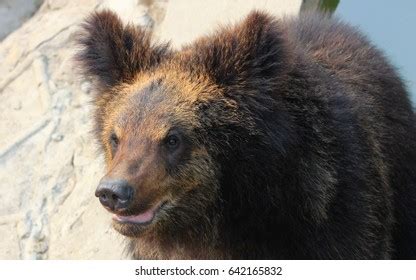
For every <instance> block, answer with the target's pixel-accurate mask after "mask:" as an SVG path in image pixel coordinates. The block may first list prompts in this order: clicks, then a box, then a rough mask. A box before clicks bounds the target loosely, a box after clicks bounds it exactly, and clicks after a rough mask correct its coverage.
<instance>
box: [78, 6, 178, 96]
mask: <svg viewBox="0 0 416 280" xmlns="http://www.w3.org/2000/svg"><path fill="white" fill-rule="evenodd" d="M78 44H79V46H80V47H81V48H82V49H81V50H80V52H79V53H78V54H77V56H76V60H77V61H78V62H80V66H81V70H82V72H83V73H84V74H85V75H87V76H89V77H91V78H93V79H94V80H95V81H96V83H97V87H98V88H99V89H101V90H105V89H108V88H110V87H113V86H115V85H116V84H118V83H120V82H128V81H129V80H131V79H133V77H134V76H135V75H136V74H137V73H138V72H140V71H145V70H147V69H149V68H151V67H153V66H155V65H157V64H158V63H160V62H161V61H162V60H163V59H164V58H165V57H166V56H168V55H169V54H170V49H169V45H168V44H162V45H158V46H155V45H152V43H151V34H150V32H149V31H147V30H143V29H141V28H138V27H134V26H132V25H126V26H125V25H123V23H122V22H121V20H120V18H119V17H118V16H117V15H116V14H115V13H113V12H111V11H108V10H104V11H101V12H94V13H93V14H92V15H90V16H89V17H88V18H87V19H86V20H85V22H84V23H83V24H82V31H81V32H80V34H79V37H78Z"/></svg>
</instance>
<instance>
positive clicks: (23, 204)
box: [0, 0, 416, 259]
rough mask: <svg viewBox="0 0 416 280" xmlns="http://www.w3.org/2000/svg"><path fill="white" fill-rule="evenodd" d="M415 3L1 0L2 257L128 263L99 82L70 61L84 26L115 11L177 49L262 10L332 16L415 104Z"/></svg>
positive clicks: (407, 0) (351, 0) (348, 0)
mask: <svg viewBox="0 0 416 280" xmlns="http://www.w3.org/2000/svg"><path fill="white" fill-rule="evenodd" d="M415 3H416V2H415V1H412V0H401V1H387V0H386V1H377V0H366V1H359V0H341V1H338V0H335V1H334V0H329V1H326V0H303V1H302V0H227V1H221V0H72V1H70V0H0V65H1V67H0V96H1V100H2V102H1V103H0V237H1V238H0V259H122V258H125V255H124V254H123V247H124V246H123V244H122V242H123V241H122V240H123V238H122V237H120V236H119V235H118V234H117V233H115V232H114V231H113V230H112V229H111V226H110V215H108V214H107V213H106V211H105V210H104V209H103V208H102V207H101V206H100V205H99V202H98V200H97V199H95V197H94V190H95V187H96V185H97V183H98V180H99V179H100V177H101V175H103V159H102V158H101V156H98V155H97V153H96V147H95V145H94V141H93V140H92V135H91V134H90V130H91V127H92V123H91V107H90V105H89V100H90V98H91V83H90V81H88V80H86V79H84V78H83V77H81V76H79V75H77V73H76V71H75V70H74V64H73V61H72V56H73V54H74V51H76V47H75V46H74V43H73V40H74V36H75V33H76V31H77V30H78V28H79V23H80V22H81V21H82V19H83V18H84V17H85V16H86V15H88V14H89V13H90V12H91V11H93V10H100V9H103V8H109V9H112V10H114V11H115V12H117V13H118V14H119V15H120V17H121V18H122V19H123V20H125V21H126V22H127V21H129V22H132V23H133V24H135V25H137V26H144V27H146V28H150V29H152V30H153V31H154V34H155V40H156V41H171V43H172V45H173V46H174V47H177V48H179V47H180V46H181V45H182V44H185V43H187V42H190V41H192V40H193V39H194V38H196V37H198V36H199V35H202V34H204V33H206V32H209V31H210V30H212V29H213V28H215V27H216V26H217V25H219V24H224V23H232V22H235V21H236V20H238V19H241V18H242V17H244V16H245V15H246V14H247V13H249V11H250V10H252V9H254V8H256V9H261V10H266V11H268V12H270V13H272V14H274V15H276V16H278V17H282V16H297V15H298V14H299V13H300V12H302V11H305V10H326V11H330V12H332V13H334V14H335V15H336V16H339V17H341V18H343V19H345V20H346V21H348V22H350V23H351V24H352V25H355V26H358V27H359V28H360V29H361V30H362V31H364V32H365V33H366V34H367V35H368V36H369V37H370V39H372V41H373V42H374V43H375V44H376V45H378V46H379V47H381V48H382V49H384V50H385V52H386V54H387V56H388V57H389V58H390V60H391V61H392V62H393V63H394V64H395V65H396V66H397V67H398V69H399V71H400V73H401V74H402V76H403V77H404V79H405V80H406V82H407V85H408V88H409V91H410V92H412V93H413V95H412V98H413V100H414V101H416V96H415V95H414V93H415V92H416V61H415V59H414V58H415V57H414V55H413V53H411V51H413V49H414V46H415V40H416V38H415V36H414V34H415V32H414V28H415V27H416V14H415V13H416V4H415Z"/></svg>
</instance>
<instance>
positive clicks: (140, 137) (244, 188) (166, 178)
mask: <svg viewBox="0 0 416 280" xmlns="http://www.w3.org/2000/svg"><path fill="white" fill-rule="evenodd" d="M282 36H284V35H283V34H282V33H281V32H280V29H279V26H278V24H276V21H275V20H274V19H273V18H271V17H269V16H268V15H265V14H263V13H260V12H253V13H251V14H250V15H249V16H248V17H247V18H246V19H245V20H243V21H242V22H241V23H239V24H237V25H235V26H228V27H223V28H221V29H219V30H218V31H217V32H216V33H213V34H211V35H210V36H206V37H202V38H200V39H198V40H197V41H195V42H194V43H192V44H189V45H187V46H184V47H183V48H182V49H181V50H172V49H171V48H170V47H169V45H168V44H159V45H157V44H154V43H153V42H152V40H151V34H149V31H148V30H144V29H140V28H138V27H134V26H132V25H123V23H122V22H121V21H120V19H119V18H118V17H117V16H116V15H115V14H113V13H112V12H110V11H102V12H98V13H94V14H93V15H91V16H90V17H89V18H88V19H87V20H86V21H85V23H84V25H83V32H82V34H81V36H80V39H79V43H80V45H81V47H82V50H81V51H80V52H79V55H78V60H79V61H80V63H81V66H82V69H83V70H84V74H85V75H87V76H88V77H90V78H92V79H93V80H94V84H95V90H96V95H95V97H94V105H95V109H96V110H95V125H96V135H97V138H98V140H99V143H100V146H101V147H102V150H103V151H104V153H105V158H106V163H107V172H106V174H105V176H104V177H103V178H102V179H101V181H100V184H99V186H98V188H97V190H96V196H97V197H99V199H100V201H101V203H102V204H103V206H104V207H105V208H106V209H107V210H109V211H110V212H112V213H113V224H114V227H115V228H116V229H117V230H118V231H119V232H120V233H122V234H124V235H127V236H131V237H142V236H151V235H152V236H155V235H157V234H159V235H165V236H175V235H176V236H179V237H181V238H183V239H184V240H185V241H186V239H187V238H191V237H197V238H200V239H201V240H202V239H204V238H212V236H209V235H215V234H218V232H217V231H216V230H215V229H218V228H219V227H221V226H224V225H226V224H227V223H228V222H236V221H241V224H242V226H243V224H244V219H261V217H266V215H267V211H268V210H267V208H268V207H269V205H274V206H276V205H278V204H279V199H280V198H279V197H278V195H277V194H276V191H275V190H273V191H270V188H271V187H272V186H274V185H275V184H276V180H277V179H276V176H275V174H274V173H276V170H282V167H283V166H285V165H287V164H289V163H287V162H284V158H285V154H286V153H287V149H288V146H287V145H288V142H289V138H290V137H291V136H290V135H291V132H290V125H289V123H288V115H287V113H286V112H285V108H284V107H283V106H281V105H280V104H279V102H278V98H277V97H276V96H274V94H275V88H276V87H277V85H278V84H279V83H281V82H282V80H283V78H282V77H283V76H284V75H285V71H287V66H286V64H287V60H288V59H289V57H288V55H287V54H286V49H287V48H288V46H286V45H285V43H284V40H283V39H282ZM276 112H277V113H276ZM280 159H281V160H280ZM269 173H273V176H269V175H270V174H269ZM255 217H257V218H255ZM259 217H260V218H259ZM251 224H253V223H251Z"/></svg>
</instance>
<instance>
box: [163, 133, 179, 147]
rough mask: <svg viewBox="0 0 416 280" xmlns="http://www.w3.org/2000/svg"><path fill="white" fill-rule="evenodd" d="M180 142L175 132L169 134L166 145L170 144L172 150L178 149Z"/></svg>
mask: <svg viewBox="0 0 416 280" xmlns="http://www.w3.org/2000/svg"><path fill="white" fill-rule="evenodd" d="M179 142H180V140H179V137H178V136H177V135H175V134H173V135H169V136H168V137H167V138H166V145H167V146H168V148H169V149H170V150H174V149H176V148H177V147H178V146H179Z"/></svg>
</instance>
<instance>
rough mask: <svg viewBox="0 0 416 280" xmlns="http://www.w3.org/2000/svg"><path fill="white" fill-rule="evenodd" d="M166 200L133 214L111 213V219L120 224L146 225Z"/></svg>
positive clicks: (151, 220)
mask: <svg viewBox="0 0 416 280" xmlns="http://www.w3.org/2000/svg"><path fill="white" fill-rule="evenodd" d="M166 203H167V201H164V202H160V203H158V204H156V205H155V206H153V207H151V208H149V209H148V210H145V211H143V212H141V213H138V214H135V215H119V214H114V215H113V221H115V222H117V223H121V224H133V225H148V224H151V223H152V222H153V220H154V219H155V217H156V215H157V214H158V213H159V211H160V210H161V209H162V208H163V207H164V206H165V205H166Z"/></svg>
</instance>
